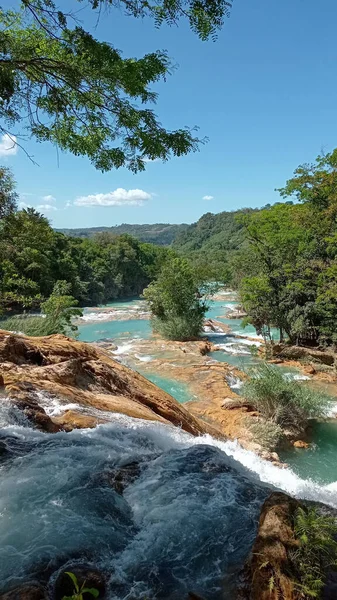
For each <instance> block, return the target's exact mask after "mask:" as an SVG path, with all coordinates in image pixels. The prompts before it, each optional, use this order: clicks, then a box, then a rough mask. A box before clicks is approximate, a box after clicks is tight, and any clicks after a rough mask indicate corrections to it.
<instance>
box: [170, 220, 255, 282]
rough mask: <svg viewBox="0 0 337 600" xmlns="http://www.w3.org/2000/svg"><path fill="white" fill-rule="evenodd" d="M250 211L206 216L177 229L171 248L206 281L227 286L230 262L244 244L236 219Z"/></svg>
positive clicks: (239, 225) (242, 231) (230, 278)
mask: <svg viewBox="0 0 337 600" xmlns="http://www.w3.org/2000/svg"><path fill="white" fill-rule="evenodd" d="M253 210H255V209H251V208H247V209H242V210H238V211H232V212H222V213H218V214H213V213H206V214H205V215H203V216H202V217H201V218H200V219H199V221H197V222H196V223H193V224H192V225H189V226H188V227H185V228H184V229H181V230H180V231H179V232H178V233H177V236H176V238H175V240H174V242H173V244H172V247H173V248H174V249H175V250H176V251H177V252H178V253H179V254H182V255H183V256H186V257H188V258H189V259H190V260H192V262H193V263H194V265H195V266H196V267H198V268H199V269H201V271H203V272H204V274H205V276H206V277H212V278H214V279H218V280H221V281H227V282H230V281H231V280H232V275H233V273H232V269H231V262H232V259H233V257H234V256H235V255H236V254H237V252H238V251H239V250H240V249H241V248H242V246H243V245H244V243H245V238H244V230H243V226H242V224H241V223H240V222H239V221H238V219H237V217H238V215H240V214H245V213H249V212H252V211H253Z"/></svg>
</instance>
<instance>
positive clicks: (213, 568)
mask: <svg viewBox="0 0 337 600" xmlns="http://www.w3.org/2000/svg"><path fill="white" fill-rule="evenodd" d="M39 400H40V402H41V403H43V405H44V407H45V408H46V409H48V411H49V414H59V413H60V411H62V410H64V409H65V408H66V406H64V405H62V404H60V405H58V404H57V401H56V400H55V398H54V400H53V403H51V404H50V398H49V397H48V395H46V396H45V397H44V398H42V397H41V398H40V399H39ZM48 403H49V407H48ZM77 408H78V407H77ZM91 410H92V409H91ZM107 414H108V413H104V417H105V418H106V417H107ZM109 419H110V423H108V424H105V425H99V426H97V427H96V428H95V429H85V430H74V431H72V432H70V433H65V432H59V433H56V434H46V433H41V432H38V431H36V430H33V429H32V428H31V427H30V426H29V424H28V422H26V421H25V419H24V418H23V417H22V414H21V413H19V412H18V411H17V410H15V409H12V408H11V407H10V405H6V402H3V403H2V408H1V411H0V425H1V429H0V447H1V448H2V453H1V461H0V486H1V493H0V540H1V545H0V581H1V586H2V587H3V589H4V590H6V589H10V588H11V587H14V586H15V585H17V584H18V583H20V582H22V581H27V579H28V580H29V579H30V578H33V579H34V578H36V577H39V573H40V571H41V570H42V571H43V570H44V569H46V568H47V565H48V569H49V571H51V572H53V571H54V574H55V577H56V574H57V572H58V570H59V569H60V568H62V569H64V566H65V565H68V564H69V565H71V564H72V563H73V561H74V560H75V561H80V562H89V563H90V564H93V565H95V566H96V567H98V568H100V569H101V570H103V572H104V573H108V574H109V595H108V599H109V600H124V599H126V598H131V597H132V598H139V599H141V598H146V597H148V598H151V597H163V598H165V599H170V600H181V598H183V597H186V595H187V593H188V592H189V591H194V592H195V593H199V594H200V595H205V594H206V592H207V598H209V600H220V599H221V600H223V599H226V600H227V599H228V600H229V599H230V598H232V597H233V589H234V588H233V586H234V584H235V583H236V581H237V577H238V573H239V571H240V569H241V567H242V565H243V563H244V561H245V559H246V557H247V555H248V553H249V551H250V549H251V545H252V543H253V540H254V537H255V535H256V528H257V522H258V516H259V512H260V509H261V505H262V502H263V501H264V499H265V498H266V496H267V495H268V494H269V493H270V491H271V490H272V489H281V490H283V491H285V492H287V493H289V494H291V495H293V496H295V497H297V498H303V499H308V500H316V501H320V502H324V503H326V504H329V505H331V506H333V507H335V508H337V498H336V490H335V486H334V485H329V486H321V485H320V484H319V483H318V482H314V481H311V480H302V479H301V478H299V477H298V476H297V475H295V473H293V472H292V471H291V470H290V469H280V468H278V467H276V466H274V465H272V464H271V463H269V462H266V461H264V460H262V459H260V458H259V457H257V456H256V455H255V454H254V453H252V452H249V451H247V450H244V449H243V448H241V447H240V445H239V444H238V443H237V442H235V441H225V442H223V441H219V440H216V439H214V438H212V437H211V436H209V435H205V436H202V437H193V436H191V435H189V434H187V433H185V432H183V431H181V430H180V429H179V428H175V427H172V426H168V425H164V424H161V423H155V422H150V421H145V420H141V419H132V418H130V417H126V416H125V415H119V414H111V413H110V414H109ZM4 449H5V452H3V450H4ZM134 462H136V463H137V464H139V465H140V475H139V477H138V478H136V480H135V481H133V482H132V483H130V485H128V486H127V487H126V489H125V491H124V494H123V495H122V496H121V495H119V494H117V493H116V491H115V490H114V489H113V488H112V487H111V486H110V485H107V483H106V481H107V480H106V474H107V473H109V472H111V470H112V471H113V470H116V469H119V468H120V467H121V466H123V465H126V464H130V463H134ZM1 591H2V590H1V589H0V593H1Z"/></svg>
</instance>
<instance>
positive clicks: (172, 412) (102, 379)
mask: <svg viewBox="0 0 337 600" xmlns="http://www.w3.org/2000/svg"><path fill="white" fill-rule="evenodd" d="M1 384H2V386H3V388H4V392H5V395H4V396H2V397H7V398H9V399H10V400H11V402H13V404H14V405H16V406H17V407H19V408H20V409H22V410H23V412H24V413H25V415H26V417H27V418H28V419H29V420H30V421H31V422H33V423H34V424H35V426H36V427H37V428H39V429H41V430H42V431H48V432H50V433H53V432H56V431H59V430H60V429H63V430H66V431H69V430H71V429H73V428H76V427H79V428H82V427H94V426H95V425H96V424H97V423H102V422H105V421H107V420H108V416H107V413H111V412H116V413H122V414H125V415H128V416H130V417H138V418H142V419H148V420H154V421H160V422H162V423H172V424H173V425H175V426H177V427H181V428H182V429H184V430H185V431H187V432H189V433H191V434H194V435H199V434H203V433H206V432H210V428H209V427H208V426H207V424H204V423H202V421H201V420H200V419H198V418H197V417H195V416H193V415H192V414H190V413H189V412H188V411H187V410H186V409H185V408H184V407H183V406H182V405H180V404H179V403H178V402H177V401H176V400H175V399H174V398H172V397H171V396H170V395H169V394H167V393H165V392H164V391H162V390H160V389H159V388H157V387H156V386H155V385H154V384H153V383H151V382H150V381H148V380H147V379H145V378H144V377H142V376H141V375H139V374H138V373H137V372H135V371H132V370H131V369H128V368H127V367H125V366H123V365H122V364H120V363H119V362H117V361H116V360H113V358H112V357H111V356H110V355H109V353H108V352H107V351H105V350H104V349H101V348H98V347H95V346H93V345H90V344H86V343H83V342H78V341H74V340H72V339H69V338H67V337H65V336H63V335H52V336H48V337H41V338H35V337H34V338H29V337H25V336H21V335H15V334H11V333H9V332H6V331H0V385H1ZM53 401H55V402H57V403H59V404H60V405H61V406H60V410H59V412H60V413H61V414H57V415H52V414H51V415H48V414H47V413H46V411H45V410H44V406H45V405H46V404H47V405H48V402H49V404H52V403H53ZM69 404H71V408H69V409H68V410H67V407H66V406H65V410H64V411H62V405H69Z"/></svg>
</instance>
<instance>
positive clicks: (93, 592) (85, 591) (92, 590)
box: [82, 588, 99, 598]
mask: <svg viewBox="0 0 337 600" xmlns="http://www.w3.org/2000/svg"><path fill="white" fill-rule="evenodd" d="M82 594H91V595H92V596H93V597H94V598H98V596H99V591H98V590H96V588H83V590H82Z"/></svg>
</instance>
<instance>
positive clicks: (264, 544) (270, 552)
mask: <svg viewBox="0 0 337 600" xmlns="http://www.w3.org/2000/svg"><path fill="white" fill-rule="evenodd" d="M298 506H299V503H298V502H297V500H294V499H293V498H290V497H289V496H287V495H286V494H283V493H279V492H276V493H273V494H271V496H269V498H267V500H266V501H265V503H264V504H263V506H262V510H261V516H260V521H259V529H258V534H257V537H256V540H255V543H254V545H253V548H252V552H251V556H250V558H249V560H248V563H247V565H246V567H245V572H244V579H245V585H244V587H243V588H242V589H241V590H240V592H239V595H238V599H239V600H296V599H297V598H298V595H297V593H296V591H295V589H294V582H293V580H292V578H291V577H290V575H289V573H291V564H290V560H289V551H290V550H294V548H296V547H297V546H298V542H297V540H296V539H295V535H294V529H293V519H294V514H295V511H296V509H297V508H298Z"/></svg>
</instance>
